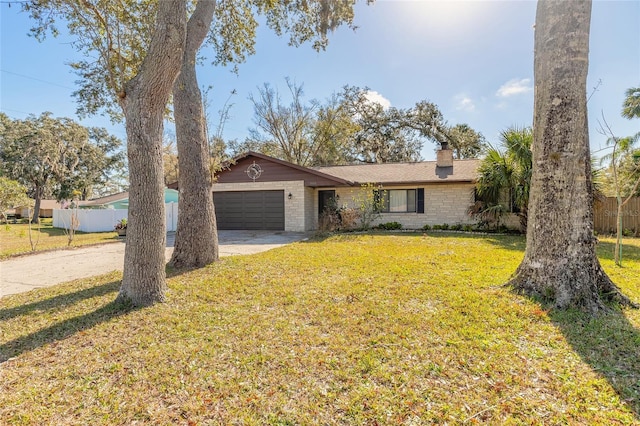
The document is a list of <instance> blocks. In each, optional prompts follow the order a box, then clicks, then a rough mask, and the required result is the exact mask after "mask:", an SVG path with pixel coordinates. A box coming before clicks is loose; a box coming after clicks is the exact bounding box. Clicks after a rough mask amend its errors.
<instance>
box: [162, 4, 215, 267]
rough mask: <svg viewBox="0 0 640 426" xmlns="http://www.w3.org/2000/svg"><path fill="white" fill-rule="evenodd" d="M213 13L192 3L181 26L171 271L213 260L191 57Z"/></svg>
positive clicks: (207, 174) (205, 158)
mask: <svg viewBox="0 0 640 426" xmlns="http://www.w3.org/2000/svg"><path fill="white" fill-rule="evenodd" d="M215 7H216V3H215V1H211V0H199V1H198V4H197V6H196V9H195V11H194V12H193V15H192V16H191V18H190V19H189V22H188V24H187V42H186V47H185V52H184V59H183V61H182V69H181V71H180V75H179V76H178V79H177V80H176V82H175V84H174V87H173V106H174V116H175V121H176V139H177V146H178V169H179V170H180V173H179V175H178V186H179V189H180V203H179V204H178V229H177V232H176V239H175V247H174V250H173V256H172V257H171V261H170V264H171V265H172V266H174V267H176V268H184V267H201V266H204V265H207V264H209V263H211V262H214V261H216V260H218V233H217V229H216V216H215V210H214V206H213V194H212V187H211V184H212V182H211V171H210V156H209V149H208V141H207V134H206V131H205V118H204V111H203V107H202V95H201V93H200V89H199V88H198V80H197V77H196V54H197V52H198V49H199V48H200V45H201V44H202V42H203V41H204V38H205V36H206V35H207V33H208V31H209V28H210V26H211V22H212V21H213V13H214V11H215Z"/></svg>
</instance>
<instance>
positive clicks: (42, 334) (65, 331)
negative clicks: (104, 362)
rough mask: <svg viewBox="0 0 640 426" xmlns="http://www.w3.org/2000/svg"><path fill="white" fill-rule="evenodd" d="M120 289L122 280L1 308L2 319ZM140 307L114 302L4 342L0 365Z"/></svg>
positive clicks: (0, 350)
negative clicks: (21, 304)
mask: <svg viewBox="0 0 640 426" xmlns="http://www.w3.org/2000/svg"><path fill="white" fill-rule="evenodd" d="M119 288H120V281H119V280H118V281H113V282H109V283H106V284H103V285H100V286H97V287H91V288H88V289H83V290H79V291H77V292H74V293H68V294H63V295H59V296H55V297H53V298H51V299H46V300H43V301H41V302H35V303H32V304H28V305H24V306H20V307H16V308H9V309H5V310H2V311H0V319H3V320H5V319H7V318H11V317H16V316H18V315H24V314H26V313H28V312H30V311H32V310H35V309H52V308H56V307H60V306H66V305H70V304H72V303H74V302H79V301H81V300H83V299H90V298H94V297H98V296H102V295H105V294H107V293H109V292H113V291H117V290H118V289H119ZM136 309H138V308H136V307H134V306H133V305H131V304H128V303H123V302H120V301H111V302H108V303H107V304H106V305H103V306H102V307H100V308H98V309H96V310H95V311H92V312H88V313H86V314H84V315H80V316H77V317H73V318H69V319H66V320H63V321H61V322H58V323H55V324H52V325H50V326H48V327H46V328H43V329H40V330H38V331H35V332H33V333H31V334H28V335H26V336H21V337H18V338H16V339H14V340H11V341H8V342H6V343H3V344H1V345H0V364H1V363H3V362H5V361H7V360H9V359H11V358H14V357H17V356H19V355H21V354H23V353H26V352H29V351H32V350H34V349H37V348H39V347H41V346H44V345H47V344H49V343H53V342H56V341H59V340H63V339H66V338H67V337H69V336H72V335H74V334H76V333H78V332H80V331H83V330H87V329H90V328H92V327H94V326H96V325H98V324H100V323H103V322H106V321H109V320H110V319H112V318H115V317H119V316H121V315H124V314H127V313H129V312H132V311H134V310H136Z"/></svg>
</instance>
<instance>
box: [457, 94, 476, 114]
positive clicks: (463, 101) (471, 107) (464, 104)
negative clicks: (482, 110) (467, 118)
mask: <svg viewBox="0 0 640 426" xmlns="http://www.w3.org/2000/svg"><path fill="white" fill-rule="evenodd" d="M455 101H456V109H457V110H458V111H468V112H471V111H475V109H476V104H475V103H474V102H473V100H472V99H471V98H470V97H468V96H465V95H457V96H456V97H455Z"/></svg>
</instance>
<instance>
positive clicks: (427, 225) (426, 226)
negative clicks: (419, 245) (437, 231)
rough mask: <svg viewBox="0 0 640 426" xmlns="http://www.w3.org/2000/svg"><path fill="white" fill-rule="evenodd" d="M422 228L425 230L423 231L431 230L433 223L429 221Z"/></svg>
mask: <svg viewBox="0 0 640 426" xmlns="http://www.w3.org/2000/svg"><path fill="white" fill-rule="evenodd" d="M422 230H423V231H429V230H431V225H429V224H428V223H427V224H426V225H424V226H423V227H422Z"/></svg>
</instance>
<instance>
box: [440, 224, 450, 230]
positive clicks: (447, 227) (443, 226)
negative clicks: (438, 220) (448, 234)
mask: <svg viewBox="0 0 640 426" xmlns="http://www.w3.org/2000/svg"><path fill="white" fill-rule="evenodd" d="M440 229H442V230H443V231H446V230H447V229H449V224H448V223H443V224H442V227H441V228H440Z"/></svg>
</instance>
